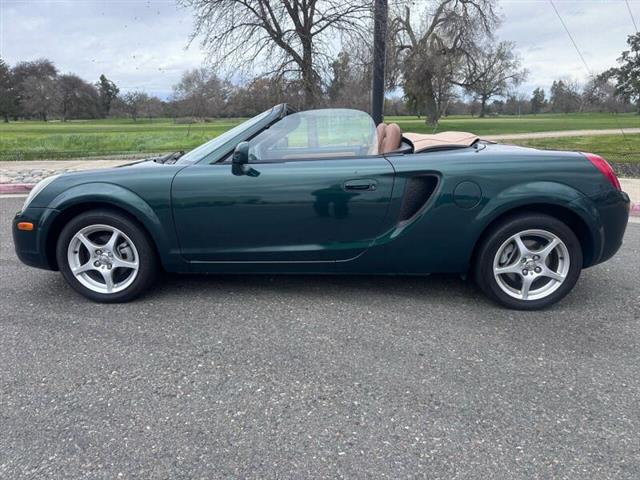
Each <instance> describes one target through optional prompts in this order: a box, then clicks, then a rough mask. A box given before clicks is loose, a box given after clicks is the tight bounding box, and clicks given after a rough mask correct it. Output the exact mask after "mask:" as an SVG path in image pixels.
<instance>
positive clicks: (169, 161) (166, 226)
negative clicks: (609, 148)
mask: <svg viewBox="0 0 640 480" xmlns="http://www.w3.org/2000/svg"><path fill="white" fill-rule="evenodd" d="M628 215H629V197H628V196H627V195H626V194H625V193H624V192H622V191H621V190H620V185H619V183H618V180H617V179H616V177H615V175H614V173H613V171H612V170H611V168H610V166H609V165H608V164H607V162H606V161H605V160H604V159H602V158H601V157H599V156H597V155H592V154H587V153H574V152H551V151H539V150H533V149H527V148H520V147H514V146H506V145H497V144H494V143H491V142H487V141H483V140H481V139H479V138H478V137H476V136H475V135H472V134H467V133H460V132H448V133H440V134H436V135H419V134H415V133H408V132H401V131H400V128H399V127H398V126H397V125H395V124H389V125H385V124H380V125H378V126H377V127H376V126H375V125H374V123H373V121H372V119H371V118H370V117H369V115H367V114H366V113H364V112H360V111H356V110H348V109H323V110H309V111H303V112H295V111H293V110H292V109H291V108H289V107H288V106H287V105H278V106H275V107H273V108H272V109H270V110H268V111H266V112H264V113H262V114H260V115H258V116H256V117H254V118H252V119H250V120H248V121H246V122H244V123H242V124H241V125H239V126H237V127H235V128H233V129H232V130H229V131H227V132H225V133H224V134H222V135H220V136H219V137H216V138H214V139H213V140H211V141H209V142H207V143H205V144H203V145H202V146H200V147H198V148H196V149H194V150H192V151H190V152H188V153H184V154H183V153H182V152H181V153H176V154H172V155H168V156H165V157H162V158H154V159H149V160H145V161H141V162H137V163H133V164H130V165H127V166H123V167H118V168H113V169H108V170H94V171H84V172H75V173H67V174H64V175H60V176H54V177H49V178H47V179H45V180H43V181H42V182H40V183H39V184H38V185H37V186H36V187H35V188H34V189H33V190H32V191H31V194H30V195H29V197H28V198H27V200H26V202H25V204H24V207H23V208H22V211H20V212H19V213H18V214H17V215H16V217H15V219H14V222H13V235H14V241H15V248H16V252H17V254H18V256H19V258H20V259H21V260H22V261H23V262H24V263H26V264H27V265H31V266H34V267H39V268H45V269H52V270H60V271H61V272H62V275H63V276H64V278H65V279H66V280H67V281H68V283H69V284H70V285H71V286H72V287H73V288H74V289H75V290H77V291H78V292H80V293H81V294H83V295H85V296H86V297H88V298H90V299H92V300H95V301H99V302H123V301H127V300H131V299H133V298H134V297H136V296H138V295H139V294H141V293H142V292H143V291H144V290H145V289H146V288H147V287H149V285H150V284H151V283H152V282H153V281H154V280H155V279H156V277H157V273H158V272H159V270H160V269H164V270H165V271H169V272H201V273H220V274H221V273H252V274H254V273H265V274H279V273H285V274H365V275H376V274H399V275H426V274H429V273H435V272H442V273H445V272H449V273H461V274H467V273H469V274H471V275H472V276H473V277H474V278H475V280H476V282H477V283H478V285H479V286H480V288H481V289H482V290H483V291H484V292H485V293H486V294H487V295H489V296H490V297H491V298H493V299H494V300H496V301H498V302H500V303H501V304H503V305H505V306H507V307H511V308H516V309H527V310H532V309H538V308H543V307H546V306H548V305H550V304H552V303H554V302H556V301H557V300H559V299H561V298H562V297H563V296H564V295H566V294H567V293H568V292H569V291H570V290H571V289H572V288H573V286H574V285H575V283H576V281H577V280H578V277H579V275H580V271H581V270H582V269H583V268H586V267H590V266H592V265H595V264H597V263H600V262H603V261H605V260H607V259H608V258H610V257H611V256H612V255H613V254H614V253H615V252H616V251H617V250H618V248H619V247H620V245H621V243H622V238H623V236H624V231H625V228H626V225H627V220H628Z"/></svg>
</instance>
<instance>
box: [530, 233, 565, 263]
mask: <svg viewBox="0 0 640 480" xmlns="http://www.w3.org/2000/svg"><path fill="white" fill-rule="evenodd" d="M558 245H560V240H558V239H557V238H554V239H552V240H551V241H550V242H549V243H548V244H547V246H546V247H544V248H543V249H542V250H538V251H537V252H534V253H535V254H536V255H540V259H541V260H543V261H544V260H546V259H547V257H548V256H549V254H550V253H551V252H553V250H554V249H555V248H556V247H557V246H558Z"/></svg>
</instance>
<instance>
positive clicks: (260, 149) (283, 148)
mask: <svg viewBox="0 0 640 480" xmlns="http://www.w3.org/2000/svg"><path fill="white" fill-rule="evenodd" d="M377 151H378V139H377V135H376V128H375V124H374V123H373V120H372V119H371V117H370V116H369V115H368V114H366V113H365V112H361V111H358V110H350V109H333V108H332V109H321V110H308V111H305V112H299V113H293V114H291V115H287V116H286V117H285V118H283V119H282V120H280V121H279V122H277V123H275V124H274V125H272V126H271V127H270V128H268V129H266V130H264V131H263V132H261V133H260V134H258V135H256V136H255V137H254V138H253V139H251V140H250V141H249V159H250V161H252V162H269V161H275V160H287V159H291V160H294V159H295V160H304V159H322V158H342V157H345V158H349V157H361V156H366V155H375V154H376V153H377Z"/></svg>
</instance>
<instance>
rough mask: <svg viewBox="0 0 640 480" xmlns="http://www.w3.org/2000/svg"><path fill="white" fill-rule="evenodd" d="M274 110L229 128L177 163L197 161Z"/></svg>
mask: <svg viewBox="0 0 640 480" xmlns="http://www.w3.org/2000/svg"><path fill="white" fill-rule="evenodd" d="M272 111H273V108H270V109H269V110H266V111H264V112H262V113H261V114H260V115H256V116H255V117H253V118H250V119H249V120H247V121H246V122H242V123H241V124H240V125H238V126H236V127H233V128H232V129H231V130H227V131H226V132H224V133H223V134H221V135H218V136H217V137H216V138H213V139H211V140H209V141H208V142H206V143H203V144H202V145H200V146H199V147H196V148H194V149H193V150H191V151H189V152H187V153H185V154H184V155H183V156H182V157H180V160H178V162H177V163H193V162H197V161H198V160H200V159H202V158H204V157H206V156H207V155H209V154H210V153H211V152H213V151H214V150H215V149H216V148H218V147H221V146H222V145H224V144H225V143H226V142H228V141H229V140H231V139H232V138H233V137H235V136H236V135H238V134H240V133H241V132H242V131H243V130H246V129H247V128H250V127H252V126H253V125H255V124H256V123H258V122H259V121H260V120H262V119H263V118H265V117H266V116H267V115H269V114H270V113H271V112H272Z"/></svg>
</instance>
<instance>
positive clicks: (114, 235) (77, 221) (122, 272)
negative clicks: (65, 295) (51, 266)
mask: <svg viewBox="0 0 640 480" xmlns="http://www.w3.org/2000/svg"><path fill="white" fill-rule="evenodd" d="M56 258H57V261H58V266H59V268H60V271H61V272H62V275H63V276H64V278H65V279H66V280H67V282H68V283H69V285H71V287H73V289H74V290H76V291H78V292H79V293H81V294H82V295H84V296H85V297H87V298H89V299H91V300H94V301H97V302H109V303H116V302H127V301H129V300H132V299H134V298H135V297H137V296H138V295H140V294H141V293H142V292H144V290H146V289H147V288H148V287H149V286H150V285H151V283H152V282H153V280H154V278H155V274H156V270H157V261H156V257H155V252H154V250H153V247H152V245H151V242H150V241H149V239H148V237H147V235H146V233H145V232H144V230H143V229H142V228H140V226H138V225H137V224H136V223H135V222H133V221H131V220H130V219H129V218H127V217H125V216H123V215H121V214H119V213H116V212H112V211H108V210H96V211H90V212H86V213H83V214H80V215H79V216H77V217H75V218H74V219H73V220H71V221H70V222H69V223H68V224H67V225H66V226H65V227H64V228H63V229H62V232H61V234H60V237H59V238H58V243H57V247H56Z"/></svg>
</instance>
